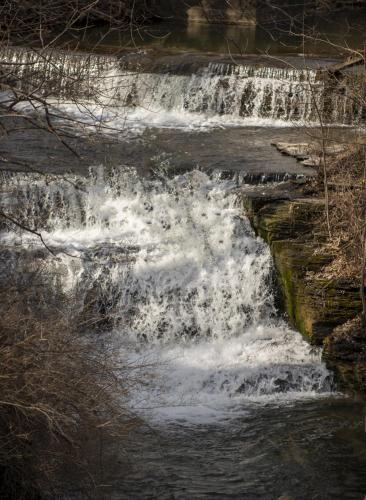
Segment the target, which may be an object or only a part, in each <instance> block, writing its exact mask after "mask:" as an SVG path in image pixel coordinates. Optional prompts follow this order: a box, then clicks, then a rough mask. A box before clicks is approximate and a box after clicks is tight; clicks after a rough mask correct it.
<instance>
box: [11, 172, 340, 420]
mask: <svg viewBox="0 0 366 500" xmlns="http://www.w3.org/2000/svg"><path fill="white" fill-rule="evenodd" d="M42 182H43V181H42V179H38V180H37V182H35V183H34V184H33V187H30V184H29V183H25V182H24V179H21V177H19V176H18V184H17V185H16V182H15V181H14V178H12V179H9V180H8V184H9V186H10V185H13V186H14V185H16V188H14V189H15V191H16V192H18V195H19V196H20V197H21V198H22V199H23V200H28V209H27V210H26V213H24V214H22V213H19V217H20V218H21V217H22V216H27V217H28V223H29V222H30V220H32V219H31V217H33V221H34V222H35V223H36V222H37V225H38V227H39V224H41V223H42V224H43V225H44V227H45V231H44V232H43V233H42V234H43V237H44V239H45V241H46V242H47V244H48V245H50V246H51V247H52V248H53V249H54V251H55V252H58V254H59V257H60V259H61V260H62V262H61V263H58V264H57V265H58V266H64V272H63V274H62V273H60V274H61V275H63V286H64V288H65V289H67V290H68V293H74V294H75V300H76V301H77V303H78V304H79V308H80V311H81V313H82V311H83V308H84V307H85V306H86V305H87V303H88V301H90V300H91V297H92V298H93V303H94V305H96V308H95V313H96V314H97V313H99V314H102V315H104V316H106V315H107V316H108V318H109V320H110V321H112V326H111V323H109V328H110V329H112V331H113V333H112V334H111V337H112V339H113V341H112V344H113V345H115V347H114V348H115V349H120V350H121V356H123V357H124V358H125V357H127V358H128V359H129V360H130V361H131V363H134V364H136V363H137V364H147V365H151V367H150V368H147V370H149V371H151V378H150V381H149V383H148V384H147V385H146V386H145V388H144V389H143V390H141V388H139V390H138V391H137V392H136V393H132V394H131V397H132V404H133V406H134V407H135V408H138V409H139V410H140V411H141V412H142V413H143V414H144V415H148V416H150V417H151V418H154V419H159V420H161V419H164V420H165V419H173V420H174V419H188V420H189V421H192V419H193V420H195V421H207V419H211V418H215V419H216V418H226V417H228V416H230V415H232V414H235V413H237V412H238V411H243V408H245V405H247V404H249V403H252V402H262V403H263V402H287V401H290V400H293V399H298V398H304V397H305V398H307V397H317V396H319V395H322V394H325V393H327V392H329V391H330V389H331V382H330V375H329V373H328V371H327V370H326V368H325V366H324V365H323V364H322V362H321V359H320V354H321V353H320V351H319V350H318V349H314V348H312V347H311V346H310V345H309V344H307V343H306V342H305V341H304V340H303V339H302V338H301V336H300V334H299V333H297V332H295V331H293V330H291V329H290V328H289V327H288V326H287V325H286V323H285V322H284V321H283V320H281V319H279V318H278V315H277V312H276V310H275V307H274V298H273V286H272V280H271V276H272V260H271V256H270V252H269V249H268V247H267V246H266V245H265V244H264V243H263V241H261V240H260V239H259V238H256V237H255V236H254V234H253V232H252V230H251V228H250V226H249V223H248V220H247V219H246V218H245V217H244V216H243V215H242V211H241V209H240V208H239V207H238V206H237V205H236V198H235V195H234V193H233V192H232V191H231V188H232V185H231V184H230V183H228V182H223V181H217V180H214V179H211V178H209V177H208V176H207V175H206V174H204V173H202V172H199V171H193V172H191V173H188V174H185V175H182V176H178V177H175V178H174V179H166V178H162V179H161V180H159V179H156V180H150V181H148V180H143V179H139V178H138V177H137V176H136V175H134V173H133V171H125V172H123V171H121V172H118V171H114V172H112V173H109V174H108V173H107V172H105V171H104V170H103V169H100V170H98V171H97V172H96V173H95V174H94V175H93V178H92V179H90V180H89V181H88V182H85V183H84V186H83V187H84V190H85V191H79V192H78V194H77V196H76V195H75V194H74V198H72V197H71V196H70V194H68V195H67V196H65V193H69V191H70V189H72V187H70V186H68V187H66V185H64V186H62V183H61V184H60V183H58V184H57V183H56V182H55V184H54V185H53V184H52V182H51V185H50V183H49V184H48V185H45V184H43V185H42ZM63 190H65V191H63ZM62 192H64V195H62V194H61V193H62ZM12 198H13V197H12ZM24 205H25V203H23V204H20V206H24ZM30 206H31V207H32V210H31V211H30V210H29V207H30ZM45 207H47V210H46V211H45V210H44V209H45ZM50 207H52V210H51V209H50ZM30 214H31V215H30ZM46 215H47V217H46ZM20 237H21V238H22V244H23V246H24V245H25V246H26V245H29V247H31V246H32V245H37V244H38V245H39V242H37V241H35V240H34V239H33V237H31V236H29V235H28V236H25V235H21V236H20V235H16V234H15V233H13V232H11V233H8V234H6V235H3V239H4V240H6V241H7V242H8V244H10V245H14V244H16V243H17V242H19V241H20V240H19V238H20ZM62 250H66V251H67V252H68V253H69V254H73V255H76V256H78V257H79V258H77V259H73V258H71V257H69V256H67V255H65V254H62V253H60V252H61V251H62ZM49 265H50V266H51V268H52V265H53V264H52V260H51V261H50V264H49Z"/></svg>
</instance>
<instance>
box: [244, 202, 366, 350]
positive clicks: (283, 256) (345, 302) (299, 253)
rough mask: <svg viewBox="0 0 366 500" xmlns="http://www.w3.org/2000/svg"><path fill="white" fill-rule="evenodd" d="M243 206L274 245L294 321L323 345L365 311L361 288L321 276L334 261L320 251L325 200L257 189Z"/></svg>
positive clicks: (261, 234) (306, 334)
mask: <svg viewBox="0 0 366 500" xmlns="http://www.w3.org/2000/svg"><path fill="white" fill-rule="evenodd" d="M243 204H244V209H245V211H246V213H247V215H248V217H249V219H250V220H251V223H252V225H253V227H254V229H255V231H256V232H257V234H258V235H260V236H261V237H262V238H263V239H264V240H265V241H266V242H267V243H268V244H269V245H270V247H271V250H272V255H273V259H274V263H275V267H276V270H277V275H278V281H279V284H280V288H281V291H282V296H283V305H284V309H285V311H286V313H287V315H288V317H289V320H290V322H291V323H292V324H293V326H295V327H296V328H297V329H298V330H299V331H300V332H301V333H302V334H303V335H305V336H307V337H308V339H310V341H311V342H312V343H314V344H320V345H321V344H322V343H323V341H324V339H325V338H326V337H327V336H328V335H330V334H331V333H332V331H333V330H334V328H335V327H336V326H338V325H341V324H343V323H344V322H345V321H347V320H349V319H350V318H353V317H354V316H355V315H356V314H358V313H359V311H360V309H361V300H360V297H359V291H358V288H357V286H355V285H354V284H353V283H351V282H346V281H344V280H343V281H342V280H331V281H329V280H328V281H327V280H325V279H324V278H320V277H319V275H318V273H319V271H320V270H321V269H322V268H323V267H324V266H325V265H326V264H328V263H330V262H331V261H332V259H333V255H331V254H329V255H326V254H324V252H319V251H317V250H318V249H319V246H320V244H321V243H322V241H324V239H325V236H324V234H323V233H322V232H321V231H320V230H319V229H318V228H319V227H320V226H321V224H319V221H320V218H321V217H322V214H323V213H324V201H323V200H322V199H317V198H315V199H314V198H294V197H292V199H291V196H288V195H286V196H285V197H282V198H281V197H276V196H265V195H264V194H263V192H262V193H260V194H258V193H253V192H252V193H250V194H246V195H244V196H243Z"/></svg>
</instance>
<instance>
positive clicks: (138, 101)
mask: <svg viewBox="0 0 366 500" xmlns="http://www.w3.org/2000/svg"><path fill="white" fill-rule="evenodd" d="M0 58H2V59H3V60H4V61H5V63H6V62H7V61H10V62H11V63H12V64H14V63H16V64H15V66H12V71H14V78H19V86H20V87H21V89H22V90H23V91H28V92H29V91H30V90H34V88H41V89H43V92H44V94H45V97H46V98H47V100H48V101H49V103H50V104H53V106H54V109H53V111H52V113H53V114H54V115H60V114H61V115H63V118H64V119H66V122H67V123H70V118H73V119H76V120H77V121H78V122H79V125H84V126H87V127H92V128H100V127H103V129H104V131H106V132H109V133H113V134H116V133H121V131H123V133H124V134H126V133H128V134H136V133H140V132H142V131H143V130H144V129H146V128H147V127H162V128H166V127H168V128H179V129H182V130H195V129H200V130H207V129H210V128H213V127H223V126H289V125H299V124H300V125H301V124H307V125H314V124H317V123H319V116H318V114H319V113H321V114H322V120H323V122H324V123H332V124H333V125H335V124H340V125H341V124H356V123H359V122H360V120H361V119H362V116H363V109H361V107H359V108H356V107H355V106H354V103H353V100H352V96H349V95H348V94H347V90H346V89H340V91H339V92H336V91H335V90H334V89H333V90H332V91H330V90H331V89H327V87H326V85H325V83H324V81H322V80H321V79H318V78H317V72H316V71H314V70H310V69H309V70H301V69H293V68H276V67H270V66H268V67H266V66H264V67H256V66H254V65H248V66H246V65H235V64H224V63H211V64H208V65H204V66H202V67H200V68H195V69H194V70H192V71H189V70H187V71H186V72H182V71H181V70H180V68H179V67H178V68H176V72H175V73H174V70H169V71H168V70H167V69H166V68H165V67H164V65H162V66H161V68H160V71H159V68H157V69H156V71H151V72H148V71H147V70H146V71H145V72H136V71H130V70H128V69H126V66H125V64H124V61H123V59H122V60H118V59H117V58H114V57H111V56H101V55H90V54H89V55H83V54H67V53H64V52H61V51H60V52H59V53H58V52H55V53H47V52H46V53H45V54H41V55H39V54H37V52H35V51H27V50H21V49H11V48H9V49H7V50H6V51H5V52H3V53H2V54H0ZM45 78H46V81H47V88H44V81H45ZM24 86H25V88H23V87H24ZM10 98H12V97H10ZM37 105H38V104H37V102H34V103H32V106H30V107H28V109H29V110H33V106H37ZM20 108H22V109H23V110H24V109H27V105H26V104H25V105H22V104H19V105H18V109H20Z"/></svg>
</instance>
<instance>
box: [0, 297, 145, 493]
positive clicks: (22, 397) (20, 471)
mask: <svg viewBox="0 0 366 500" xmlns="http://www.w3.org/2000/svg"><path fill="white" fill-rule="evenodd" d="M20 297H21V298H20ZM1 299H2V314H1V315H0V394H1V396H0V498H2V499H27V500H28V499H34V498H39V495H40V492H48V494H51V496H52V497H53V498H54V496H53V495H55V494H56V492H57V480H58V479H60V477H61V476H62V471H63V470H64V471H65V469H68V470H69V471H70V470H75V469H77V470H78V471H79V472H80V474H81V475H80V478H79V479H80V482H83V481H85V484H87V483H88V486H90V487H91V486H93V485H94V487H96V486H98V485H97V482H96V480H95V478H93V477H92V474H91V470H90V467H89V457H88V455H87V453H86V451H85V450H86V443H87V440H88V439H87V438H88V436H90V438H91V440H94V441H95V440H96V439H97V437H98V436H99V435H100V433H103V434H104V435H105V436H107V437H108V436H109V437H111V436H112V437H116V436H118V439H121V438H122V437H124V436H126V434H127V433H128V432H129V431H130V429H131V428H132V427H134V426H135V425H136V424H137V423H138V420H137V419H136V418H135V417H134V416H133V415H132V414H131V413H130V411H129V410H128V409H127V406H126V398H127V394H128V389H129V386H130V384H132V383H133V384H135V383H136V380H135V379H134V375H131V374H133V373H134V368H133V367H132V366H129V367H125V366H123V365H121V363H119V362H118V361H116V360H115V359H113V356H112V354H111V353H110V352H108V350H106V348H105V346H102V345H101V342H100V341H98V340H97V339H95V338H94V339H90V338H89V339H88V338H85V337H81V336H80V334H78V332H77V330H76V328H75V326H73V323H72V321H71V320H70V319H69V317H68V315H67V314H66V313H65V314H62V313H60V312H57V311H56V310H55V309H53V308H51V310H48V311H47V313H45V312H44V311H42V310H41V311H39V312H38V313H37V312H36V308H35V307H33V306H32V307H28V306H27V304H26V301H25V300H24V294H23V293H22V294H21V295H20V296H19V298H18V296H17V295H16V294H13V293H9V292H7V293H5V292H4V293H3V294H2V297H1ZM121 441H122V442H123V439H122V440H121Z"/></svg>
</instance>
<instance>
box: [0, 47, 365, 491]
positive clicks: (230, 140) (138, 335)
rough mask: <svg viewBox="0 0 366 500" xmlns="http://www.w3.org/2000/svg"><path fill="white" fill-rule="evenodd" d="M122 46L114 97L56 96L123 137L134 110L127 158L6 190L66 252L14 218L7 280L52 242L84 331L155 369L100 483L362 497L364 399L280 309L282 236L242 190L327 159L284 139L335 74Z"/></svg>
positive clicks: (69, 111)
mask: <svg viewBox="0 0 366 500" xmlns="http://www.w3.org/2000/svg"><path fill="white" fill-rule="evenodd" d="M27 57H28V56H27ZM72 64H74V63H72ZM115 64H116V63H115V61H113V60H111V61H109V60H108V61H106V60H104V62H103V68H102V70H101V71H102V72H103V74H104V80H103V78H102V77H101V76H100V73H98V74H97V80H98V78H99V81H97V85H98V86H101V85H104V86H105V87H104V88H103V99H102V102H91V101H90V99H89V100H88V101H85V106H82V107H80V106H75V104H73V103H70V102H68V101H67V98H63V99H61V100H55V101H54V103H53V104H54V106H55V110H57V112H59V113H61V115H60V118H59V119H60V121H61V122H62V120H65V118H69V117H77V119H78V120H79V126H80V123H81V122H83V125H84V129H85V127H86V128H87V130H88V131H90V130H91V131H93V132H94V129H95V128H98V127H99V128H101V132H102V134H105V135H108V136H113V137H114V135H116V130H117V129H120V128H121V124H122V123H123V133H122V134H121V133H120V132H118V134H117V136H118V137H117V139H118V140H119V141H120V144H122V146H123V147H122V148H121V154H120V156H118V155H117V157H116V156H114V163H113V165H111V164H109V163H108V161H104V162H103V161H101V160H100V159H98V161H93V160H92V159H90V158H89V159H88V162H89V167H90V170H89V173H88V174H87V175H81V174H80V173H78V172H74V173H71V174H69V176H68V178H67V179H60V178H57V177H52V178H47V179H45V178H44V177H43V176H41V175H38V174H36V173H14V172H12V173H7V174H3V179H2V185H3V188H4V186H5V192H6V193H7V196H5V197H3V201H2V204H3V206H5V207H7V208H9V207H13V208H14V207H16V210H18V214H17V215H18V220H23V219H26V220H27V223H28V224H29V225H32V226H34V227H37V228H39V229H42V236H43V238H44V241H45V242H47V245H48V246H49V247H50V248H52V250H53V252H54V253H55V254H56V255H57V257H58V260H55V259H54V257H53V256H51V255H49V254H47V252H45V251H44V249H42V244H41V242H40V241H39V239H38V238H37V237H35V236H34V235H30V234H26V233H24V232H19V231H7V232H3V233H2V244H3V248H4V247H5V250H3V251H2V255H3V256H4V257H3V258H2V260H1V269H2V277H3V280H4V281H6V280H7V279H8V280H11V279H13V277H14V275H16V273H18V274H20V273H24V272H27V269H28V267H27V266H30V265H31V264H30V263H34V261H35V260H36V261H37V259H38V261H39V262H42V266H46V268H47V272H48V275H49V276H50V283H52V286H58V287H61V289H62V290H63V291H64V292H65V293H66V292H67V293H68V294H70V295H71V296H73V297H74V300H75V307H76V308H77V309H78V311H79V313H80V314H81V315H83V314H85V315H87V314H89V312H90V310H91V309H92V312H93V315H96V316H97V317H98V316H99V318H100V320H101V326H100V325H99V327H98V328H95V330H94V329H93V328H92V327H91V328H89V331H88V334H89V335H97V336H98V339H99V341H103V342H106V345H108V349H112V350H113V351H114V352H118V353H119V356H120V358H121V359H123V360H125V361H126V363H130V364H131V366H135V367H138V368H136V369H137V370H138V372H139V373H140V375H141V378H142V379H143V380H144V383H143V384H140V383H137V384H136V386H134V387H132V388H131V389H130V393H129V404H130V406H131V409H132V410H133V411H134V412H136V413H137V414H138V415H139V416H140V417H141V418H142V419H143V421H144V423H145V425H144V426H143V427H142V428H140V429H139V430H137V431H134V432H133V434H132V436H131V438H130V440H128V441H127V443H124V453H123V454H122V455H120V451H119V450H116V449H115V447H116V444H115V443H114V444H113V443H109V444H108V446H110V448H111V455H113V454H115V455H113V456H114V458H110V460H109V462H107V463H106V464H105V466H104V470H103V476H102V477H101V482H103V483H104V484H108V485H109V486H108V487H106V489H105V490H104V491H103V493H101V494H100V498H110V499H122V498H123V499H152V498H159V499H173V498H174V499H187V498H195V499H209V498H219V499H226V498H228V499H229V498H232V499H276V498H280V497H282V498H290V497H291V498H294V499H304V500H305V499H310V498H311V499H330V498H332V499H334V498H336V499H361V498H363V496H364V495H365V493H366V474H365V470H366V446H365V444H366V443H365V439H366V435H365V432H364V418H365V415H364V412H365V409H364V403H363V401H361V400H360V401H357V400H355V399H353V398H351V397H347V396H346V395H344V394H342V393H341V392H339V390H338V388H337V385H336V382H335V381H334V380H333V376H332V373H331V372H329V371H328V369H327V367H326V366H325V364H324V362H323V361H322V359H321V350H320V349H319V348H315V347H313V346H311V345H310V344H308V343H307V342H306V340H305V339H303V338H302V337H301V335H300V334H299V333H298V332H296V331H294V330H293V328H291V327H290V326H289V325H288V323H287V322H286V318H284V317H283V315H282V313H281V311H280V310H279V309H278V307H277V299H276V294H277V291H276V287H275V285H274V282H275V281H274V267H273V262H272V258H271V255H270V252H269V249H268V247H267V246H266V245H265V244H264V242H263V241H262V240H261V239H260V238H258V237H256V236H255V235H254V233H253V231H252V229H251V227H250V224H249V221H248V219H247V218H246V216H245V214H244V213H243V211H242V208H241V206H240V204H239V203H238V195H237V187H238V183H239V184H240V185H243V184H245V183H246V182H251V183H258V182H280V181H283V180H284V179H288V178H293V179H298V178H303V177H306V176H311V175H313V173H314V172H313V171H312V170H311V169H306V168H304V167H302V166H300V165H298V164H297V163H296V162H295V161H294V160H292V159H290V158H283V157H281V156H280V155H279V154H278V153H277V152H275V150H274V149H273V148H272V147H271V146H270V141H271V140H272V139H273V137H284V138H287V139H288V138H291V137H294V136H297V137H298V136H299V134H300V135H301V130H302V129H301V128H300V132H299V126H300V127H301V126H302V125H304V124H306V123H307V124H309V125H311V126H312V127H313V126H314V122H315V119H316V115H315V113H314V106H313V105H312V99H313V95H314V94H311V95H310V96H309V86H312V88H313V87H315V88H316V90H315V92H316V98H317V99H319V100H320V101H321V102H324V99H326V95H325V93H324V87H323V86H322V85H323V84H322V83H321V82H318V81H317V80H316V78H315V77H316V74H315V70H310V71H309V72H305V70H304V69H302V68H293V69H291V70H286V69H283V68H278V67H272V66H268V67H265V68H259V69H258V68H257V67H254V66H245V65H242V66H239V67H234V66H233V65H230V64H229V65H225V64H219V65H215V64H213V63H210V64H209V65H208V66H207V65H206V66H204V67H203V68H202V69H200V70H198V71H197V72H192V71H189V72H188V74H187V72H186V73H185V74H176V73H175V74H171V73H163V72H158V71H155V72H152V73H143V74H142V75H136V74H135V73H131V72H126V71H125V70H124V71H123V72H121V70H120V67H118V66H113V65H115ZM185 71H186V70H185ZM106 75H107V79H105V76H106ZM304 75H305V76H306V77H305V76H304ZM106 81H107V84H106V83H105V82H106ZM117 102H118V106H117V104H116V103H117ZM333 104H334V105H333V107H332V108H331V109H330V110H329V107H328V111H327V112H328V117H329V119H331V121H332V123H333V122H335V123H337V124H339V125H342V126H344V125H346V124H349V123H353V122H357V121H358V120H359V119H360V116H359V115H358V114H357V111H356V112H354V110H352V109H351V107H349V106H348V102H347V96H340V97H339V101H337V102H336V103H333ZM23 110H24V112H31V111H28V109H27V108H24V109H23ZM340 130H343V129H342V128H341V129H340ZM337 133H339V130H338V132H337ZM276 155H278V156H276ZM70 181H72V182H70ZM75 184H76V185H78V186H79V188H80V187H82V189H75ZM14 200H16V202H17V203H16V204H15V202H14ZM37 251H38V253H37ZM9 252H10V255H11V256H12V257H11V258H9ZM35 255H36V257H35ZM38 261H37V262H38ZM88 311H89V312H88ZM101 336H102V337H101ZM101 339H102V340H101ZM76 489H77V488H76ZM81 496H82V495H81V494H80V493H79V492H76V493H74V494H72V493H70V494H67V495H66V497H67V498H75V497H77V498H80V497H81Z"/></svg>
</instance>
